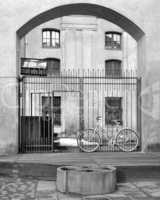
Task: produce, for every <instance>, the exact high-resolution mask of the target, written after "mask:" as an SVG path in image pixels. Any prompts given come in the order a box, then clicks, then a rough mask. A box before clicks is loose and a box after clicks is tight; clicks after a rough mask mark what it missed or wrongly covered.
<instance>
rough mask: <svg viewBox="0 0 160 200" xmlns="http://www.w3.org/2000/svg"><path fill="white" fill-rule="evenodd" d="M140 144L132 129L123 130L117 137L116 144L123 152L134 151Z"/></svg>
mask: <svg viewBox="0 0 160 200" xmlns="http://www.w3.org/2000/svg"><path fill="white" fill-rule="evenodd" d="M138 143H139V138H138V135H137V133H136V132H135V131H134V130H132V129H122V130H120V131H119V133H118V134H117V136H116V144H117V145H118V147H119V148H120V149H121V150H122V151H126V152H127V151H128V152H131V151H134V150H136V148H137V146H138Z"/></svg>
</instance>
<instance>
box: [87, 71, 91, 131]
mask: <svg viewBox="0 0 160 200" xmlns="http://www.w3.org/2000/svg"><path fill="white" fill-rule="evenodd" d="M89 76H90V75H89V69H88V74H87V77H88V78H87V83H88V87H87V91H86V93H87V94H88V97H87V100H88V119H87V120H88V125H87V128H88V129H89V124H90V122H89V120H90V116H89V115H90V112H89V111H90V104H89V100H90V99H89V98H90V96H89V95H90V79H89Z"/></svg>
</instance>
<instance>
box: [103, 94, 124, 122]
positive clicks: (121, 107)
mask: <svg viewBox="0 0 160 200" xmlns="http://www.w3.org/2000/svg"><path fill="white" fill-rule="evenodd" d="M107 99H108V100H114V99H117V100H120V108H117V109H118V112H119V115H120V119H116V120H118V121H120V125H123V98H122V97H105V125H113V123H111V122H110V121H109V120H108V121H107V119H106V117H107V116H106V113H107V111H106V108H107V106H106V102H107ZM115 109H116V108H115ZM112 112H113V111H112ZM113 120H115V119H113Z"/></svg>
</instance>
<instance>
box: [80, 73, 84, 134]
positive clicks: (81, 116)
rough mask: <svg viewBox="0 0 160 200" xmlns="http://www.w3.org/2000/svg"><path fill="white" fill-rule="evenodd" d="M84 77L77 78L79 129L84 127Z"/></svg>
mask: <svg viewBox="0 0 160 200" xmlns="http://www.w3.org/2000/svg"><path fill="white" fill-rule="evenodd" d="M83 84H84V77H83V76H82V77H80V78H79V91H80V98H79V105H80V130H83V129H84V96H83V95H84V91H83V90H84V85H83Z"/></svg>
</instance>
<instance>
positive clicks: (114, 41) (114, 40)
mask: <svg viewBox="0 0 160 200" xmlns="http://www.w3.org/2000/svg"><path fill="white" fill-rule="evenodd" d="M105 48H106V49H121V33H118V32H106V33H105Z"/></svg>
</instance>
